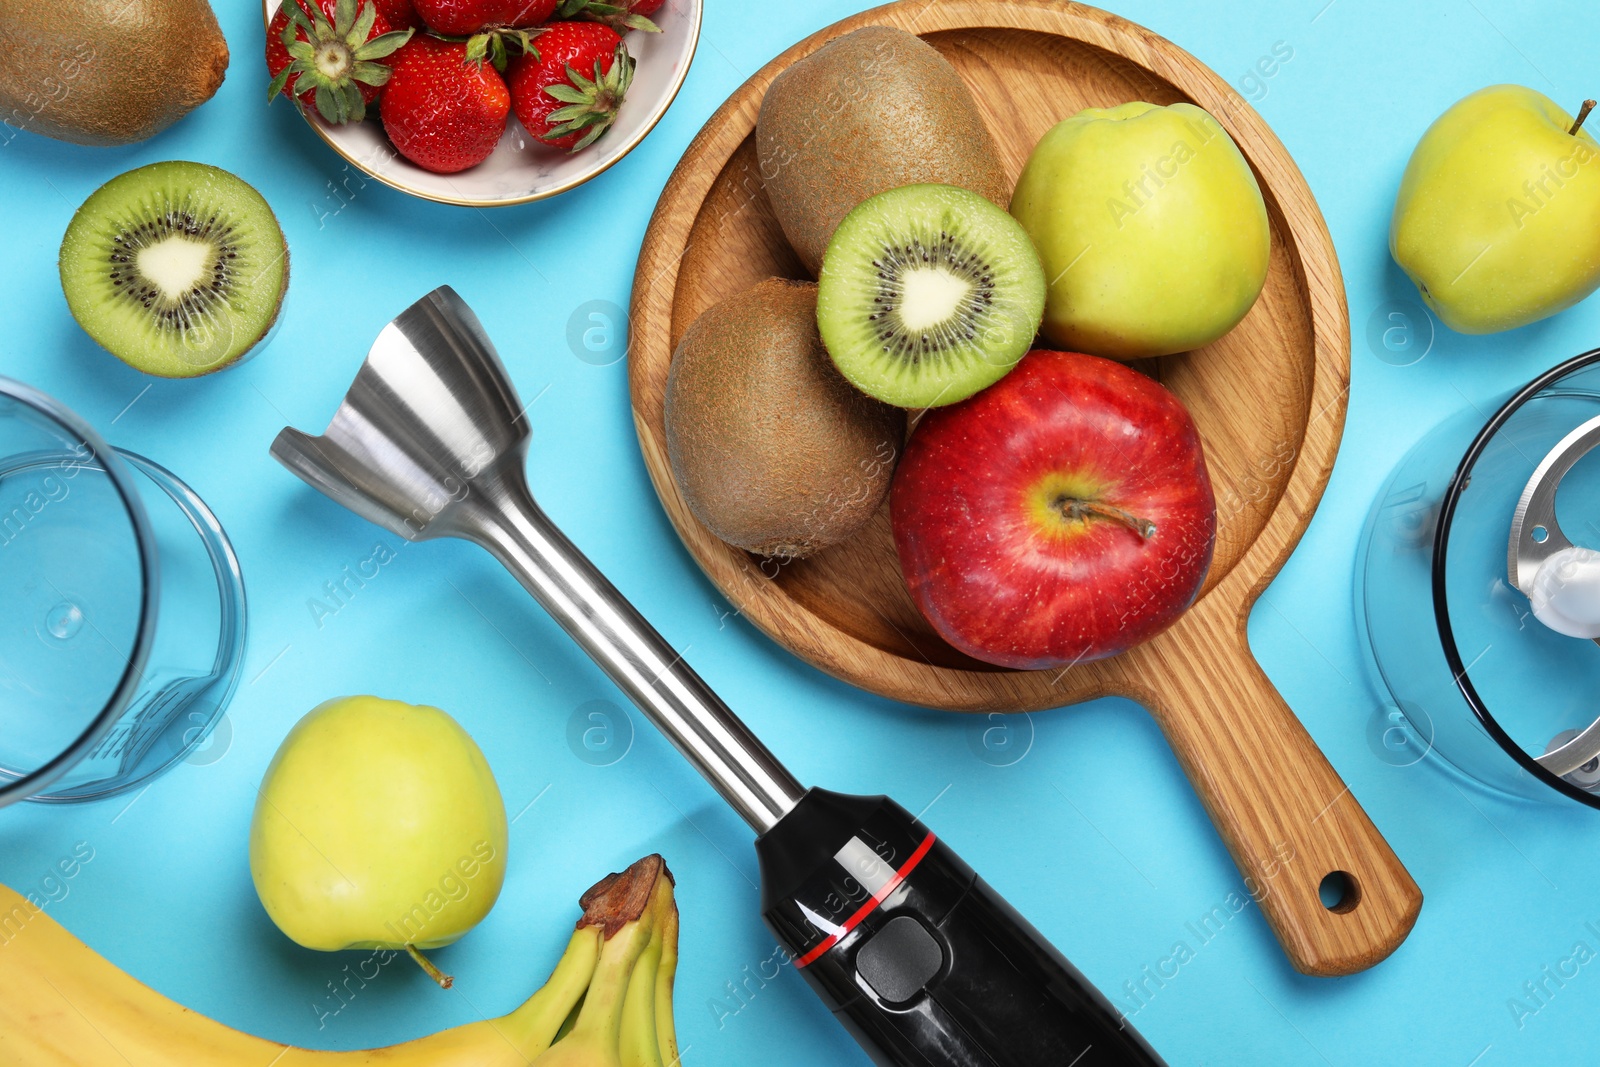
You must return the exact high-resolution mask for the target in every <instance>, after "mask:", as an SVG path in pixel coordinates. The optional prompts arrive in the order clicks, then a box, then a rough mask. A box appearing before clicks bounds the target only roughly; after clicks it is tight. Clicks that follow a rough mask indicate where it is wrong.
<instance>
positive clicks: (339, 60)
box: [267, 0, 413, 123]
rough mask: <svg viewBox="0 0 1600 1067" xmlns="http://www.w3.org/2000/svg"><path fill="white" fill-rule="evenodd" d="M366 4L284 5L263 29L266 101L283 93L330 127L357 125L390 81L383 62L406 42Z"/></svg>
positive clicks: (324, 0)
mask: <svg viewBox="0 0 1600 1067" xmlns="http://www.w3.org/2000/svg"><path fill="white" fill-rule="evenodd" d="M412 32H413V31H411V30H409V29H407V30H400V31H395V30H394V29H393V28H392V27H391V25H390V24H389V20H388V19H386V18H384V16H383V15H381V14H379V12H378V9H377V7H376V6H375V4H374V3H373V2H372V0H368V2H367V4H366V6H364V7H362V8H361V10H360V13H359V14H358V13H357V11H356V0H317V2H316V5H315V6H314V7H313V6H310V5H308V4H307V3H306V0H285V3H284V4H283V6H282V7H280V8H279V9H278V13H277V14H276V15H274V16H273V17H272V22H271V24H270V25H268V27H267V71H268V73H270V74H271V75H272V84H271V85H270V86H268V87H267V100H268V101H271V100H272V99H273V98H274V97H276V96H277V95H278V94H279V93H283V94H285V95H286V96H289V97H290V98H292V99H296V100H298V101H299V102H300V105H301V106H302V107H315V108H316V109H317V111H318V112H319V113H320V114H321V115H322V117H323V118H325V119H327V120H328V121H329V122H334V123H340V122H360V121H361V120H362V119H363V118H365V117H366V114H367V105H368V104H370V103H372V102H373V101H374V100H376V99H377V97H378V92H379V90H380V89H381V88H382V86H383V84H384V83H385V82H387V81H388V80H389V68H388V67H386V66H384V65H383V64H381V63H377V62H374V61H375V60H379V59H383V58H384V57H385V56H388V55H390V54H391V53H392V52H394V50H395V49H397V48H399V47H400V46H401V45H403V44H405V42H406V41H407V40H408V39H409V38H410V37H411V34H412Z"/></svg>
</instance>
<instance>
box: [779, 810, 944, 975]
mask: <svg viewBox="0 0 1600 1067" xmlns="http://www.w3.org/2000/svg"><path fill="white" fill-rule="evenodd" d="M931 848H933V831H931V830H930V831H928V836H927V837H924V838H923V839H922V844H920V845H918V846H917V850H916V851H915V852H913V853H912V854H911V855H910V856H908V857H907V858H906V861H905V863H903V864H901V866H900V869H899V870H898V871H895V872H894V876H893V877H891V878H890V879H889V880H888V881H887V882H885V883H883V888H882V889H879V890H878V891H877V892H876V893H874V894H872V899H871V900H869V901H867V902H866V903H865V904H863V905H861V907H859V908H857V909H856V913H855V914H854V915H852V916H850V918H848V919H846V920H845V921H844V925H843V926H841V927H840V928H839V932H838V933H835V934H829V935H828V936H827V937H825V938H823V939H822V940H821V941H820V942H819V943H818V944H817V946H816V947H815V948H813V949H812V950H811V951H810V952H807V953H806V954H805V955H804V956H801V957H800V958H799V959H797V960H795V961H794V965H795V966H796V967H804V966H806V965H807V964H809V963H812V962H814V961H815V960H816V958H817V957H818V956H821V955H822V954H823V953H824V952H826V951H828V950H829V949H830V948H832V947H833V946H834V945H837V944H838V943H839V939H840V938H842V937H844V936H845V935H846V934H848V933H849V932H850V931H851V930H854V929H855V928H856V927H857V926H860V925H861V920H862V919H865V918H866V917H867V916H868V915H871V914H872V913H873V912H874V911H876V910H877V907H878V905H879V904H882V903H883V902H884V901H885V900H887V899H888V898H889V894H890V893H893V892H894V891H895V890H896V889H898V888H899V887H900V883H901V882H903V881H905V880H906V878H907V876H909V875H910V874H911V872H912V871H914V870H916V868H917V864H919V863H921V862H922V857H924V856H926V855H927V854H928V850H929V849H931Z"/></svg>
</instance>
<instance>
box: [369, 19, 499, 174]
mask: <svg viewBox="0 0 1600 1067" xmlns="http://www.w3.org/2000/svg"><path fill="white" fill-rule="evenodd" d="M393 63H394V74H393V75H392V76H391V77H390V78H389V84H388V86H387V87H386V88H385V89H384V91H383V128H384V131H385V132H386V133H388V135H389V140H391V141H393V142H394V146H395V148H396V149H398V150H399V152H400V154H401V155H403V156H405V157H406V158H407V159H409V160H411V162H413V163H415V164H416V165H417V166H419V167H422V168H424V169H425V170H431V171H433V172H435V173H437V174H454V173H455V172H456V171H458V170H466V169H467V168H468V167H471V166H476V165H477V164H479V163H482V162H483V161H484V160H485V159H487V158H488V157H489V154H490V153H491V152H493V151H494V148H495V145H497V144H499V143H500V135H501V134H502V133H504V132H505V128H506V118H507V116H508V115H509V114H510V112H511V95H510V94H509V93H508V92H507V91H506V83H505V81H504V80H503V79H502V78H501V77H500V75H499V74H498V73H496V71H495V69H494V68H493V67H492V66H490V65H488V64H486V63H478V62H473V61H469V60H468V59H467V45H466V43H465V42H464V41H441V40H440V39H438V38H437V37H428V36H418V37H414V38H412V39H411V40H410V41H408V42H407V43H406V45H405V46H404V47H403V48H401V49H400V50H399V51H398V52H396V53H395V55H394V60H393Z"/></svg>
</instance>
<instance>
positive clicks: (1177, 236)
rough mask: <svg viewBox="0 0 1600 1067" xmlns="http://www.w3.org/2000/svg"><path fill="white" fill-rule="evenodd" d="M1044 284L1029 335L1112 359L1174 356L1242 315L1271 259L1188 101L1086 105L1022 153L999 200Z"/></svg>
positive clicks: (1258, 208) (1222, 133) (1225, 140)
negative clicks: (1025, 240)
mask: <svg viewBox="0 0 1600 1067" xmlns="http://www.w3.org/2000/svg"><path fill="white" fill-rule="evenodd" d="M1011 214H1013V215H1015V216H1016V218H1017V221H1019V222H1021V223H1022V226H1023V228H1024V229H1026V230H1027V231H1028V235H1029V236H1030V237H1032V238H1033V243H1034V244H1035V245H1036V246H1037V247H1038V249H1039V257H1040V258H1041V259H1042V260H1043V261H1044V273H1045V277H1046V278H1047V279H1048V280H1049V282H1050V291H1049V295H1048V296H1047V297H1046V299H1045V309H1044V325H1043V327H1042V328H1041V330H1042V332H1043V333H1044V335H1045V336H1046V337H1048V338H1049V339H1050V340H1051V341H1053V342H1055V343H1056V344H1057V345H1061V346H1063V347H1066V348H1071V349H1076V350H1078V351H1081V352H1089V353H1092V354H1094V355H1099V356H1111V357H1113V358H1115V359H1138V358H1141V357H1144V356H1164V355H1168V354H1170V353H1173V352H1187V351H1190V350H1191V349H1195V348H1200V347H1202V346H1204V345H1208V344H1210V343H1211V342H1212V341H1215V340H1216V339H1217V338H1219V337H1221V336H1222V335H1223V334H1225V333H1227V332H1228V331H1229V330H1231V329H1233V327H1234V326H1235V325H1236V324H1237V323H1238V322H1239V320H1240V319H1242V318H1244V316H1245V313H1246V312H1248V311H1249V310H1250V307H1251V305H1252V304H1254V303H1255V302H1256V297H1257V296H1258V295H1260V293H1261V286H1262V285H1263V284H1264V283H1265V282H1266V279H1267V260H1268V257H1269V256H1270V254H1271V250H1272V236H1271V230H1270V229H1269V227H1268V225H1267V208H1266V205H1265V204H1264V203H1263V202H1262V200H1261V188H1260V187H1259V186H1258V185H1256V178H1255V174H1254V173H1252V172H1251V170H1250V165H1249V164H1248V163H1246V162H1245V159H1244V156H1243V155H1241V154H1240V152H1239V148H1238V146H1237V145H1235V144H1234V143H1233V139H1232V138H1231V137H1229V136H1228V133H1227V131H1226V130H1224V129H1223V128H1222V126H1221V124H1219V123H1218V122H1217V120H1216V119H1214V118H1212V117H1211V116H1210V115H1208V114H1206V112H1204V111H1202V110H1201V109H1200V108H1198V107H1195V106H1194V105H1193V104H1173V105H1171V106H1170V107H1157V106H1156V105H1154V104H1147V103H1144V102H1142V101H1135V102H1133V103H1129V104H1123V105H1121V106H1120V107H1112V108H1089V109H1087V110H1084V111H1080V112H1078V113H1077V114H1076V115H1074V116H1073V117H1072V118H1070V119H1067V120H1066V121H1064V122H1061V123H1059V124H1057V125H1056V126H1055V127H1054V128H1053V129H1051V130H1050V132H1049V133H1047V134H1045V135H1044V137H1043V138H1041V139H1040V141H1039V143H1038V144H1037V145H1035V146H1034V149H1033V154H1032V155H1030V156H1029V157H1028V162H1027V165H1026V166H1024V167H1023V168H1022V177H1021V179H1020V180H1018V182H1017V189H1016V192H1015V193H1014V194H1012V197H1011Z"/></svg>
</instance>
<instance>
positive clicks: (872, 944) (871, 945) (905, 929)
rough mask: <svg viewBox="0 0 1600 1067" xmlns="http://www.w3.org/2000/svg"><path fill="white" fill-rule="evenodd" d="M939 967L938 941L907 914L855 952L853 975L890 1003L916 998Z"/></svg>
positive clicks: (895, 919)
mask: <svg viewBox="0 0 1600 1067" xmlns="http://www.w3.org/2000/svg"><path fill="white" fill-rule="evenodd" d="M942 966H944V950H943V949H941V948H940V947H939V942H938V941H937V940H935V939H934V936H933V935H932V934H930V933H929V932H928V929H927V927H925V926H923V925H922V924H921V923H920V922H918V921H917V920H916V919H915V918H913V917H912V916H910V915H898V916H896V917H895V918H893V919H890V920H889V921H888V922H887V923H885V924H884V927H883V929H881V930H879V931H878V932H877V933H875V934H873V935H872V938H871V939H870V940H869V941H868V942H867V943H866V944H865V945H862V946H861V948H860V950H859V951H858V952H857V953H856V973H857V974H859V975H861V977H862V978H863V979H865V980H866V983H867V985H869V986H871V987H872V991H873V992H874V993H877V994H878V996H879V997H881V998H883V999H884V1000H886V1001H888V1002H889V1003H891V1004H898V1003H900V1002H902V1001H907V1000H910V999H911V998H912V997H914V996H916V995H917V993H919V992H921V990H922V987H923V986H925V985H927V984H928V981H929V979H931V978H933V976H934V975H936V974H938V973H939V968H940V967H942Z"/></svg>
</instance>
